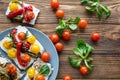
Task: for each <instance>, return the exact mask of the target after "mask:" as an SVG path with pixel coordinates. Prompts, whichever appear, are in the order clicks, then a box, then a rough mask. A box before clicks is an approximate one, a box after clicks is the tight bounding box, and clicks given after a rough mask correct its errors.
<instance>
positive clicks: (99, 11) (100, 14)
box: [96, 8, 103, 20]
mask: <svg viewBox="0 0 120 80" xmlns="http://www.w3.org/2000/svg"><path fill="white" fill-rule="evenodd" d="M96 11H97V16H98V19H99V20H101V18H102V13H103V11H102V10H100V9H98V8H96Z"/></svg>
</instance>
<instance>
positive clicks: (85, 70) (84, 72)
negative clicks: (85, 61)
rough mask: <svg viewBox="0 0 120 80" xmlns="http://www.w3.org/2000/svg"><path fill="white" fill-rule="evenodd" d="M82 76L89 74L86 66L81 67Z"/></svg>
mask: <svg viewBox="0 0 120 80" xmlns="http://www.w3.org/2000/svg"><path fill="white" fill-rule="evenodd" d="M80 74H81V75H87V74H88V68H87V67H86V66H81V67H80Z"/></svg>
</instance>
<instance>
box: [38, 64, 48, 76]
mask: <svg viewBox="0 0 120 80" xmlns="http://www.w3.org/2000/svg"><path fill="white" fill-rule="evenodd" d="M49 73H50V68H49V66H48V65H47V64H46V65H43V66H42V67H41V69H40V71H39V73H38V74H43V75H45V76H47V75H48V74H49Z"/></svg>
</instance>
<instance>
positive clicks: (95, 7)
mask: <svg viewBox="0 0 120 80" xmlns="http://www.w3.org/2000/svg"><path fill="white" fill-rule="evenodd" d="M80 1H81V4H85V5H87V6H86V7H85V8H86V10H88V11H90V12H96V14H97V17H98V19H99V20H101V18H102V17H103V16H104V17H105V18H109V16H110V15H111V11H110V10H109V9H108V7H107V6H106V5H104V4H102V3H101V2H100V0H80Z"/></svg>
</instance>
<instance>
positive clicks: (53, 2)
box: [50, 0, 59, 10]
mask: <svg viewBox="0 0 120 80" xmlns="http://www.w3.org/2000/svg"><path fill="white" fill-rule="evenodd" d="M50 5H51V8H52V9H54V10H56V9H57V8H58V7H59V1H58V0H51V2H50Z"/></svg>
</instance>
